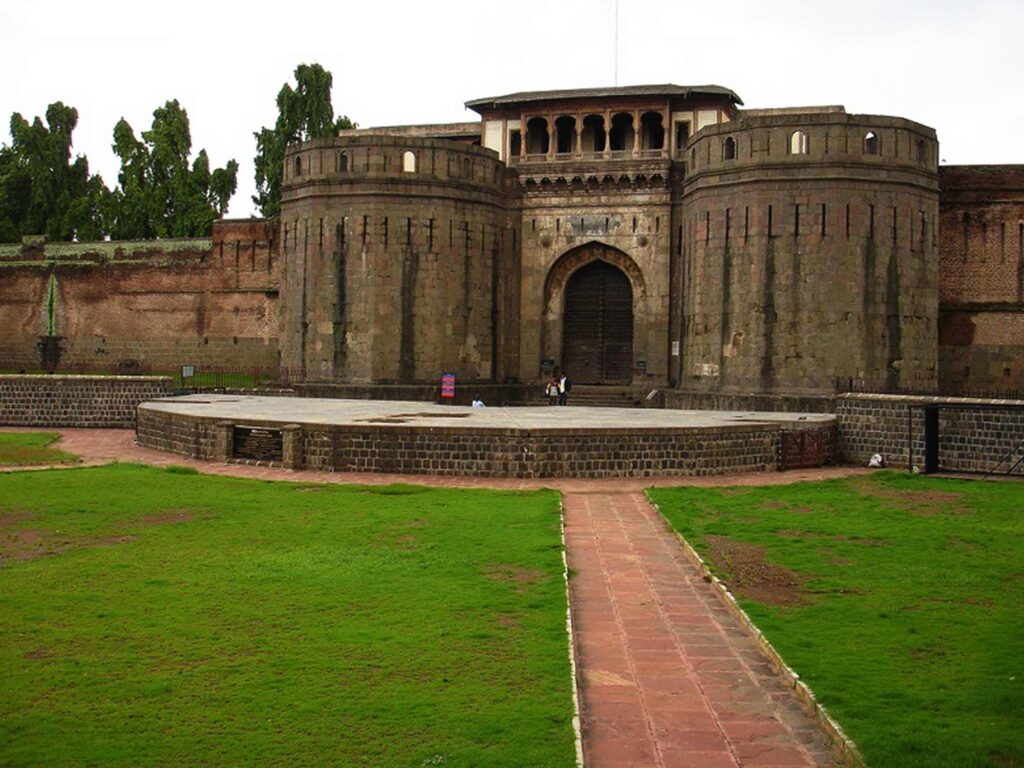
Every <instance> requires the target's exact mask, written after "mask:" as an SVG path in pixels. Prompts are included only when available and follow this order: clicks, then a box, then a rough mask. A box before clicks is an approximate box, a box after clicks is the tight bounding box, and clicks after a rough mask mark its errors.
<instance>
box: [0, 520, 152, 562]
mask: <svg viewBox="0 0 1024 768" xmlns="http://www.w3.org/2000/svg"><path fill="white" fill-rule="evenodd" d="M134 540H135V537H134V536H86V537H82V538H80V539H72V538H68V537H67V536H63V535H61V534H60V533H56V532H52V531H39V530H35V529H32V528H24V529H21V530H17V531H10V532H8V533H3V534H0V567H3V566H5V565H7V564H8V563H11V562H21V561H26V560H39V559H41V558H44V557H56V556H58V555H62V554H64V553H65V552H70V551H71V550H74V549H86V548H89V547H110V546H114V545H115V544H125V543H127V542H129V541H134Z"/></svg>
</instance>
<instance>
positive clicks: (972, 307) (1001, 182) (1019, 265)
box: [939, 165, 1024, 391]
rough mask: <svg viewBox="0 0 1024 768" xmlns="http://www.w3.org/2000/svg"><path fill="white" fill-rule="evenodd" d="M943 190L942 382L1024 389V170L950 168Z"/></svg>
mask: <svg viewBox="0 0 1024 768" xmlns="http://www.w3.org/2000/svg"><path fill="white" fill-rule="evenodd" d="M940 185H941V228H940V236H941V239H940V243H939V379H940V383H941V385H942V386H943V387H944V388H946V389H957V388H967V389H984V390H994V391H1006V390H1020V389H1024V166H1020V165H1004V166H984V165H981V166H945V167H943V168H942V169H941V174H940Z"/></svg>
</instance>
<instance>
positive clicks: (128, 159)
mask: <svg viewBox="0 0 1024 768" xmlns="http://www.w3.org/2000/svg"><path fill="white" fill-rule="evenodd" d="M113 149H114V154H116V155H117V156H118V158H119V159H120V160H121V171H120V173H119V174H118V183H119V186H118V188H117V189H116V190H115V191H114V194H113V201H112V203H111V204H110V205H109V206H108V214H107V215H108V219H109V221H110V234H111V236H112V237H114V238H116V239H132V238H151V237H202V236H205V235H209V234H210V232H211V231H212V229H213V222H214V220H216V219H217V218H219V217H221V216H223V215H224V212H225V211H226V210H227V207H228V203H229V202H230V200H231V196H232V195H233V194H234V193H235V189H236V187H237V184H238V163H236V162H235V161H234V160H229V161H228V162H227V164H226V165H225V166H224V167H223V168H217V169H215V170H213V171H211V170H210V158H209V156H208V155H207V154H206V150H205V149H202V150H200V151H199V153H198V154H197V155H196V157H195V160H192V161H191V162H190V160H189V158H190V156H191V154H192V134H191V130H190V127H189V121H188V113H187V112H186V111H185V109H184V108H183V107H182V106H181V105H180V104H179V103H178V101H177V100H174V101H168V102H167V103H166V104H165V105H164V106H162V107H159V108H158V109H156V110H155V111H154V112H153V125H152V127H151V128H150V129H149V130H148V131H143V132H142V137H141V139H139V138H136V136H135V131H134V130H133V129H132V127H131V125H129V124H128V121H127V120H125V119H124V118H121V120H119V121H118V123H117V125H116V126H114V144H113Z"/></svg>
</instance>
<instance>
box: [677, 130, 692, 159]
mask: <svg viewBox="0 0 1024 768" xmlns="http://www.w3.org/2000/svg"><path fill="white" fill-rule="evenodd" d="M689 141H690V124H689V123H676V152H678V153H679V154H680V155H682V154H683V153H684V152H686V145H687V144H688V143H689Z"/></svg>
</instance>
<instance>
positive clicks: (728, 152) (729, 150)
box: [722, 136, 736, 160]
mask: <svg viewBox="0 0 1024 768" xmlns="http://www.w3.org/2000/svg"><path fill="white" fill-rule="evenodd" d="M722 159H723V160H735V159H736V139H734V138H733V137H732V136H727V137H726V139H725V143H724V144H723V145H722Z"/></svg>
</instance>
